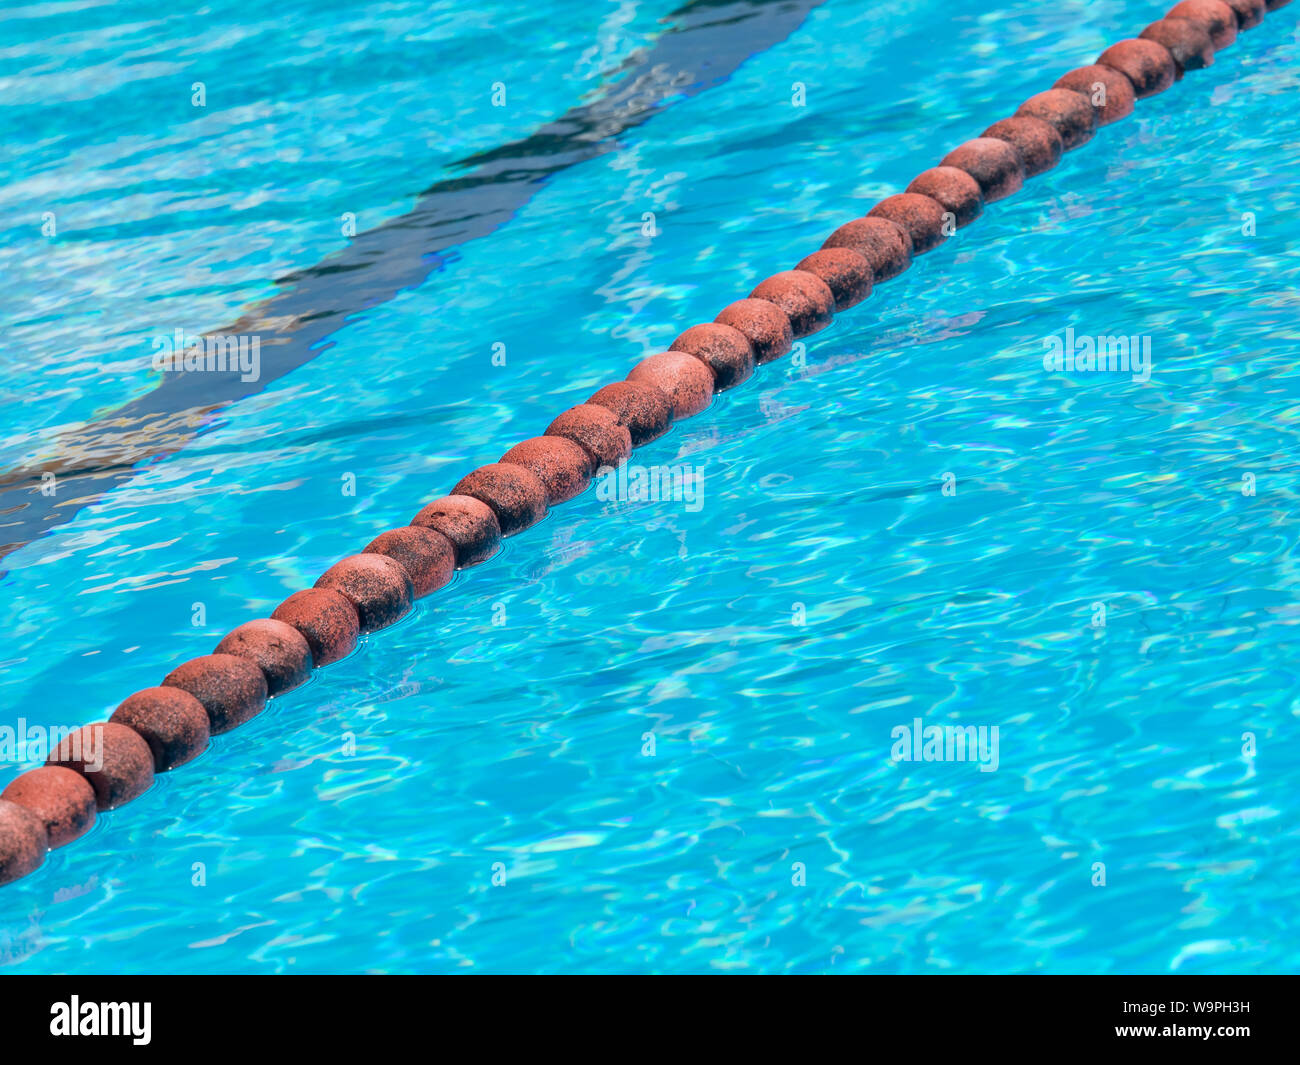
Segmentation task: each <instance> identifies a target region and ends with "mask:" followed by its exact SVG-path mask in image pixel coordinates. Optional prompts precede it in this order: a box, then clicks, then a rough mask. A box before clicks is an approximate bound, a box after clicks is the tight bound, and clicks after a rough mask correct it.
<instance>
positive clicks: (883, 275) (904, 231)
mask: <svg viewBox="0 0 1300 1065" xmlns="http://www.w3.org/2000/svg"><path fill="white" fill-rule="evenodd" d="M1288 3H1290V0H1180V2H1179V3H1177V4H1175V5H1174V7H1172V8H1171V9H1170V10H1169V12H1168V13H1167V14H1166V15H1165V17H1164V18H1161V19H1159V20H1157V21H1156V22H1153V23H1152V24H1151V25H1150V26H1148V27H1146V29H1144V30H1143V31H1142V32H1141V33H1140V34H1139V35H1138V36H1137V37H1136V38H1130V39H1128V40H1124V41H1120V42H1119V43H1118V44H1115V45H1113V46H1111V47H1110V48H1107V49H1106V50H1105V51H1104V52H1103V53H1102V54H1101V55H1100V56H1099V57H1098V58H1097V61H1096V63H1094V64H1091V65H1089V66H1084V67H1080V68H1078V69H1076V70H1072V71H1070V72H1069V73H1067V74H1065V75H1064V76H1062V77H1061V78H1059V79H1057V81H1056V83H1055V85H1053V87H1052V88H1050V89H1048V90H1047V91H1045V92H1041V93H1038V94H1037V95H1035V96H1031V97H1030V98H1029V99H1028V100H1026V101H1025V102H1024V103H1023V104H1021V105H1020V107H1019V108H1018V109H1017V110H1016V112H1015V114H1014V115H1012V116H1010V117H1009V118H1004V119H1002V120H1000V121H998V122H995V123H994V124H993V125H991V126H989V128H988V129H986V130H985V131H984V132H983V133H982V134H981V135H980V136H978V137H976V138H974V139H973V140H969V141H967V142H966V143H965V144H962V145H960V146H958V147H957V148H955V149H953V150H952V151H951V152H949V153H948V154H947V155H946V156H945V157H944V158H943V160H942V161H941V163H940V165H939V166H937V167H934V168H932V169H930V170H927V171H925V172H924V173H922V174H920V175H919V176H918V177H917V178H916V179H915V180H914V181H912V182H911V184H909V185H908V186H907V189H906V190H905V191H904V192H902V193H899V194H898V195H894V196H889V197H887V198H886V199H884V200H881V201H880V202H879V203H878V204H876V205H875V206H874V207H872V208H871V210H869V211H868V212H867V214H866V216H865V217H862V218H858V219H855V220H853V221H850V222H847V223H845V224H844V225H842V226H840V227H839V228H838V229H837V230H835V232H834V233H832V234H831V235H830V237H829V238H828V239H827V240H826V242H825V243H824V244H823V245H822V247H821V249H820V250H818V251H815V252H813V253H812V254H811V255H809V256H807V257H806V258H804V259H803V260H801V261H800V262H799V264H798V265H797V266H796V267H795V268H794V269H793V270H784V271H781V272H780V273H777V274H774V275H773V276H771V277H769V278H767V279H766V280H765V281H763V282H762V283H760V284H759V285H758V286H757V287H756V288H755V289H754V291H753V292H751V293H750V294H749V296H748V297H746V298H745V299H742V300H738V301H737V302H735V303H732V304H731V305H729V306H728V307H726V308H724V309H723V311H722V312H721V313H720V314H719V315H718V316H717V317H716V318H715V319H714V320H713V321H712V322H707V323H704V324H701V325H694V326H691V327H690V328H689V329H687V330H686V331H685V332H684V333H682V334H681V336H679V337H678V338H677V339H676V340H674V341H673V343H672V344H671V345H670V346H669V350H667V351H664V352H660V353H658V354H655V355H651V356H649V357H648V358H645V359H643V360H642V361H641V362H639V363H638V364H637V365H636V366H635V367H634V368H633V369H632V371H631V373H629V374H628V375H627V377H626V379H624V380H622V381H616V382H614V383H612V384H608V385H605V386H604V387H603V388H601V389H599V390H598V391H597V392H596V393H594V394H593V395H592V396H591V397H590V398H589V399H588V400H587V401H586V402H585V403H582V404H579V405H578V406H576V407H573V408H571V409H569V410H567V411H565V412H564V413H563V414H561V415H560V416H559V417H558V418H556V419H555V420H554V421H553V422H552V423H551V424H550V426H548V427H547V429H546V431H545V432H544V433H543V434H542V435H541V436H538V437H533V438H532V439H530V440H525V441H524V442H523V443H521V444H517V445H515V446H514V447H512V448H511V449H510V450H509V451H507V452H506V453H505V454H504V455H502V456H501V459H500V460H499V461H498V462H494V463H491V464H489V465H486V466H482V467H480V468H479V469H476V470H474V471H473V472H472V473H470V474H468V475H467V476H465V477H464V478H462V479H461V480H460V481H459V483H457V484H456V486H455V487H454V488H453V489H452V491H451V494H450V495H447V496H444V497H443V498H441V499H437V500H435V501H434V502H432V503H430V504H428V506H426V507H424V508H423V509H422V510H421V511H420V512H419V513H418V514H416V515H415V517H414V518H412V519H411V523H410V524H409V525H405V526H402V527H400V528H396V529H390V530H388V531H387V532H385V533H382V534H381V535H380V536H378V537H376V538H375V539H374V540H372V541H371V542H370V543H369V544H368V545H367V546H366V547H365V548H364V549H363V550H362V552H361V553H360V554H356V555H351V556H349V557H348V558H345V559H343V560H342V561H340V562H338V563H336V564H335V565H333V566H331V567H330V568H329V569H328V570H326V571H325V573H324V574H323V575H322V576H321V577H320V579H319V580H317V581H316V583H315V585H314V586H313V587H311V588H307V589H304V590H302V591H299V592H295V593H294V594H293V595H291V596H289V598H288V599H286V600H285V601H284V602H283V603H281V604H280V605H279V606H278V607H276V609H275V610H274V611H273V612H272V613H271V616H270V617H269V618H258V619H257V620H254V621H249V622H246V623H245V624H243V625H240V626H239V627H238V628H236V629H235V630H233V631H232V632H230V633H229V634H228V635H227V636H225V637H224V638H223V639H222V640H221V642H220V643H218V644H217V646H216V648H215V649H214V650H213V652H212V654H209V655H203V656H201V657H199V658H194V659H191V660H190V661H188V662H185V663H183V664H182V665H179V666H177V667H176V668H175V669H173V670H172V671H171V672H170V673H168V674H167V676H166V677H164V678H163V681H162V684H161V685H160V686H158V687H154V688H145V689H144V690H143V691H138V692H136V693H135V694H134V695H131V696H130V697H129V698H127V699H126V700H125V701H124V702H123V703H122V704H121V705H120V706H119V707H118V708H117V709H116V710H115V711H114V712H113V714H112V716H111V717H110V718H109V719H108V721H106V722H97V723H95V724H91V725H86V726H85V727H83V728H82V729H80V730H78V731H76V732H73V733H72V734H71V735H69V736H68V737H67V738H66V739H64V740H63V741H62V742H61V743H59V745H58V746H57V747H56V748H55V749H54V750H53V751H52V752H51V753H50V757H49V759H48V761H47V762H46V764H45V765H43V766H41V767H40V768H37V769H30V770H28V771H26V772H24V773H22V774H21V775H19V776H18V777H17V778H16V779H14V780H13V781H12V782H11V783H10V784H9V785H8V787H6V788H5V789H4V791H3V793H0V884H6V883H9V882H10V881H13V880H17V879H19V878H20V877H23V876H26V875H27V874H29V873H31V872H33V871H34V870H36V869H37V868H39V867H40V866H41V864H42V863H43V862H44V860H45V856H46V854H47V852H48V851H49V850H50V849H51V848H54V847H62V846H64V845H65V844H67V843H70V842H72V841H73V840H75V839H77V838H78V837H80V836H82V835H84V834H85V833H86V832H87V831H88V830H89V829H90V827H91V826H92V825H93V824H94V822H95V820H96V818H97V817H98V815H99V814H100V813H102V812H103V811H106V810H114V809H116V808H117V807H119V806H122V805H125V804H126V803H128V802H130V801H131V800H133V799H135V798H138V797H139V796H140V795H142V794H144V792H145V791H147V790H148V789H149V788H150V787H151V786H152V784H153V781H154V777H155V775H156V774H158V773H164V772H167V771H169V770H172V769H174V768H176V767H177V766H180V765H184V764H185V763H187V762H189V761H192V760H193V759H194V758H196V757H197V756H198V755H199V754H201V753H202V752H203V751H204V750H206V749H207V747H208V744H209V741H210V738H211V737H212V736H215V735H220V734H222V733H224V732H228V731H230V730H231V729H233V728H236V727H237V726H239V725H241V724H243V723H244V722H246V721H249V720H250V719H252V718H253V717H256V716H257V715H258V714H259V713H261V712H262V710H263V709H265V707H266V702H267V700H268V699H272V698H275V697H276V696H279V695H283V694H284V693H285V692H288V691H291V690H292V689H294V688H296V687H297V686H298V685H300V684H302V683H303V682H304V681H305V680H306V679H307V677H308V676H309V674H310V673H311V670H312V669H319V668H320V667H322V666H326V665H329V664H330V663H331V662H336V661H338V660H339V659H341V658H343V657H345V656H346V655H348V654H349V653H350V652H351V651H352V650H353V648H355V647H356V644H357V641H358V639H359V637H360V635H361V634H362V633H369V632H375V631H377V630H379V629H382V628H384V627H386V626H388V625H391V624H393V623H394V622H395V621H397V620H399V619H400V618H402V617H403V616H404V615H406V614H407V613H408V612H409V611H410V609H411V606H412V603H413V602H414V600H416V599H419V598H421V597H423V596H426V595H429V594H431V593H432V592H434V591H436V590H437V589H439V588H441V587H443V586H444V585H445V584H447V583H448V582H449V581H450V580H451V577H452V574H453V572H454V571H455V570H456V569H463V568H465V567H468V566H477V565H479V564H481V563H483V562H486V561H487V560H488V559H489V558H491V557H492V556H493V555H494V554H495V553H496V551H497V549H498V548H499V546H500V543H501V539H502V538H503V537H506V536H514V535H516V534H517V533H520V532H523V531H524V530H525V529H527V528H529V527H531V526H532V525H535V524H536V523H537V522H539V521H540V520H541V519H542V518H543V517H545V515H546V513H547V510H548V509H549V508H550V507H552V506H556V505H557V504H560V503H563V502H565V501H567V500H570V499H572V498H574V497H575V496H577V495H579V494H580V493H581V492H583V491H585V490H586V488H587V487H588V486H589V485H590V484H591V481H592V478H593V477H594V476H596V475H598V474H599V473H601V472H603V471H604V470H606V469H608V468H615V467H618V466H620V465H622V464H623V463H625V462H627V460H628V459H629V458H630V457H631V454H632V449H633V448H637V447H641V446H643V445H645V444H648V443H650V442H651V441H653V440H656V439H658V438H659V437H661V436H662V435H663V434H664V433H666V432H667V431H668V430H669V428H670V427H671V426H672V425H673V424H674V423H675V422H677V421H681V420H683V419H685V418H690V417H693V416H694V415H696V414H699V413H700V412H702V411H703V410H705V409H706V408H707V407H708V406H709V405H710V403H711V402H712V399H713V396H714V394H715V393H717V392H721V391H724V390H726V389H730V388H734V387H736V386H737V385H740V384H743V383H744V382H745V381H746V380H747V379H748V378H749V377H750V376H751V375H752V374H753V372H754V367H755V366H756V365H758V364H762V363H766V362H771V361H772V360H774V359H777V358H780V357H781V356H782V355H785V354H786V353H787V352H789V351H790V349H791V347H792V345H793V343H794V341H795V340H796V339H799V338H802V337H806V336H810V335H811V334H813V333H816V332H818V331H820V330H822V329H825V328H826V327H827V326H828V325H829V324H830V323H831V319H832V317H833V316H834V315H835V314H837V313H839V312H840V311H843V310H847V309H848V308H850V307H853V306H855V305H856V304H858V303H860V302H862V301H863V300H864V299H866V298H867V297H868V296H869V295H870V294H871V291H872V288H873V286H874V285H876V284H879V283H881V282H884V281H888V280H889V279H890V278H893V277H897V276H898V275H899V274H901V273H902V272H903V271H904V270H906V269H907V268H908V267H909V266H910V265H911V262H912V258H913V256H915V255H921V254H924V253H925V252H928V251H930V250H932V249H934V248H936V247H938V246H939V245H940V244H942V243H943V241H945V240H946V239H947V238H948V236H950V235H951V234H952V233H953V232H955V230H956V229H957V228H960V227H963V226H967V225H970V224H971V223H972V222H973V221H975V219H976V218H978V217H979V215H980V214H981V213H982V211H983V209H984V205H985V204H988V203H993V202H995V201H997V200H1000V199H1003V198H1004V197H1006V196H1010V195H1012V194H1013V193H1015V192H1017V191H1018V190H1019V189H1020V188H1021V187H1022V186H1023V184H1024V181H1025V179H1026V178H1030V177H1034V176H1035V175H1037V174H1041V173H1043V172H1044V171H1046V170H1048V169H1050V168H1052V167H1053V166H1055V165H1056V164H1057V162H1058V161H1059V160H1060V158H1061V154H1062V152H1066V151H1072V150H1073V149H1075V148H1078V147H1080V146H1081V145H1083V144H1085V143H1087V141H1089V140H1090V139H1091V138H1092V136H1093V133H1094V131H1095V129H1096V127H1097V126H1102V125H1108V124H1109V123H1112V122H1116V121H1119V120H1120V119H1122V118H1124V117H1126V116H1127V115H1129V114H1131V113H1132V111H1133V108H1134V103H1135V101H1136V100H1140V99H1143V98H1145V97H1148V96H1152V95H1154V94H1156V93H1160V92H1164V91H1165V90H1166V89H1168V88H1169V87H1170V86H1172V85H1173V84H1174V82H1175V81H1178V80H1181V79H1182V77H1183V75H1184V74H1185V72H1186V71H1189V70H1198V69H1200V68H1202V67H1206V66H1209V65H1210V64H1211V63H1213V61H1214V55H1215V52H1216V51H1218V50H1219V49H1222V48H1226V47H1227V46H1228V45H1230V44H1231V43H1232V42H1233V41H1234V40H1235V39H1236V36H1237V33H1238V32H1239V31H1242V30H1248V29H1251V28H1253V27H1255V26H1257V25H1258V24H1259V23H1260V22H1261V21H1262V20H1263V18H1264V17H1265V15H1266V14H1267V12H1269V11H1273V10H1275V9H1277V8H1280V7H1284V6H1286V5H1287V4H1288Z"/></svg>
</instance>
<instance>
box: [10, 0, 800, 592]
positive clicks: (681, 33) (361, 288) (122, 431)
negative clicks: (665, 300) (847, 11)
mask: <svg viewBox="0 0 1300 1065" xmlns="http://www.w3.org/2000/svg"><path fill="white" fill-rule="evenodd" d="M820 3H821V0H729V2H723V0H693V2H689V3H686V4H683V5H682V6H681V7H680V8H678V9H677V10H676V11H674V12H673V13H672V14H670V15H668V16H666V17H665V19H664V20H663V21H664V23H665V24H666V25H667V29H665V31H664V32H663V34H662V35H661V36H660V37H659V38H658V39H657V40H656V41H655V43H654V44H653V46H651V47H649V48H647V49H643V50H640V51H638V52H637V53H635V54H633V55H632V56H630V57H629V58H628V59H627V60H626V61H625V62H624V63H623V64H622V65H621V66H620V67H619V68H618V69H617V70H615V71H613V72H612V73H611V76H612V77H613V78H614V79H615V80H614V82H613V84H612V85H611V86H610V87H609V89H608V90H607V91H605V92H604V93H603V94H602V95H600V96H599V97H598V98H596V99H595V100H592V101H590V102H588V103H585V104H582V105H581V106H579V107H575V108H573V109H572V110H570V111H568V112H567V113H565V114H564V115H563V116H561V117H560V118H558V119H556V120H555V121H554V122H551V123H548V124H547V125H545V126H542V127H541V128H540V129H538V130H537V131H536V132H534V133H533V134H531V135H530V136H528V137H526V138H524V139H523V140H519V141H514V142H512V143H509V144H504V145H501V146H500V147H497V148H493V149H491V150H490V151H486V152H480V153H478V154H476V155H472V156H470V157H468V158H466V159H462V160H460V161H459V162H457V163H455V164H453V169H456V170H463V171H464V173H463V174H462V175H460V176H456V177H452V178H448V179H446V180H443V181H440V182H438V183H437V184H435V185H433V186H432V187H430V188H429V189H427V190H425V191H424V192H423V193H422V194H421V195H420V197H419V199H418V200H417V201H416V203H415V205H414V207H413V208H412V209H411V210H410V211H409V212H407V213H406V214H404V215H401V216H399V217H397V218H393V219H390V220H389V221H387V222H385V223H384V224H383V225H380V226H377V227H376V228H374V229H370V230H367V231H365V232H363V233H360V234H358V235H357V236H356V237H355V238H354V239H353V240H352V242H351V243H350V244H348V246H347V247H345V248H343V249H341V250H339V251H337V252H335V253H333V254H331V255H329V256H327V257H326V258H325V259H323V260H322V261H321V262H320V263H318V264H316V265H315V266H311V267H308V268H307V269H304V270H299V271H295V272H294V273H292V274H288V275H286V276H285V277H282V278H279V279H278V280H277V281H276V286H277V288H278V289H279V291H278V292H277V293H276V294H275V295H274V296H272V297H270V298H269V299H267V300H264V301H262V302H261V303H259V304H256V305H254V306H252V307H250V308H249V309H248V310H247V311H246V312H245V313H244V314H243V315H241V316H240V317H239V319H238V320H237V321H235V322H232V323H231V324H230V325H228V326H225V327H224V328H221V329H217V330H214V331H213V333H212V334H210V335H216V336H257V337H258V338H259V340H260V344H261V353H260V362H261V365H260V369H261V372H260V375H259V377H258V379H257V380H256V381H242V380H240V375H239V373H238V372H237V371H231V372H215V371H207V372H189V373H187V372H185V371H183V370H182V371H169V372H165V373H163V374H162V377H161V379H160V381H159V383H158V386H157V387H156V388H154V389H153V391H151V392H149V393H148V394H146V395H144V396H142V397H140V398H139V399H136V400H133V401H132V402H130V403H127V404H126V405H124V406H122V407H119V408H118V409H117V410H115V411H113V412H112V413H111V414H109V415H106V416H105V417H103V418H100V419H98V420H96V421H94V422H91V423H88V424H86V425H83V426H80V427H78V428H77V429H75V430H73V431H72V432H69V433H66V434H64V435H63V436H61V437H60V438H59V439H57V440H56V441H55V449H54V450H55V454H54V455H53V457H51V458H50V459H49V460H47V461H44V462H39V463H36V462H33V463H32V464H30V465H28V466H26V467H23V468H19V469H13V470H10V471H7V472H6V473H4V474H0V541H3V543H2V544H0V559H3V558H4V557H5V556H6V555H8V554H9V553H10V552H12V551H14V550H16V549H17V548H19V547H21V546H23V545H25V544H28V543H30V542H32V541H33V540H35V539H37V538H38V537H40V536H42V535H44V534H45V533H46V532H48V531H49V530H50V529H52V528H54V527H56V526H58V525H62V524H64V523H66V522H69V521H71V520H72V519H73V518H74V517H75V515H76V513H77V512H78V511H79V510H80V509H81V508H82V507H84V506H87V505H89V504H91V503H93V502H95V500H97V499H98V498H100V497H101V496H102V495H104V494H105V493H106V492H108V491H110V490H112V489H113V488H115V487H116V486H118V485H120V484H122V483H123V482H125V481H128V480H130V479H131V478H132V477H134V476H135V475H136V473H137V472H139V470H140V469H141V468H142V467H143V466H145V465H148V464H150V463H152V462H156V461H159V460H161V459H163V458H165V457H166V456H168V455H170V454H172V453H174V452H176V451H177V450H179V449H180V448H182V447H184V446H185V445H186V444H187V443H188V442H189V441H190V440H192V439H193V438H194V437H195V436H196V435H197V434H199V433H201V432H203V430H204V429H205V427H207V426H208V425H210V424H211V423H212V422H213V421H214V419H215V418H216V416H217V414H218V412H219V411H221V410H222V409H223V408H225V407H228V406H229V405H230V404H232V403H236V402H238V401H239V400H241V399H243V398H245V397H247V396H250V395H253V394H255V393H257V392H259V391H261V390H262V389H263V388H264V387H266V385H268V384H269V383H270V382H272V381H275V380H278V379H279V378H281V377H283V376H285V375H286V374H288V373H291V372H292V371H293V370H295V369H296V368H298V367H299V366H301V365H303V364H304V363H306V362H308V361H310V360H311V359H313V358H315V357H316V355H318V354H319V353H320V352H322V351H326V350H328V349H329V348H330V347H331V346H332V344H333V342H332V341H331V340H330V339H329V338H330V337H331V336H333V335H334V334H335V333H337V332H338V331H339V330H340V329H342V328H344V326H345V325H346V324H347V322H348V319H349V318H353V317H355V316H357V315H358V314H361V313H362V312H364V311H366V310H367V309H368V308H371V307H375V306H378V305H379V304H382V303H385V302H387V301H389V300H391V299H393V298H394V297H396V296H397V295H398V294H400V293H401V292H404V291H407V290H410V289H413V288H416V287H418V286H419V285H421V284H422V283H424V281H425V280H426V279H427V278H428V276H429V275H430V274H432V273H435V272H437V271H439V270H441V269H443V268H445V267H446V266H447V265H448V263H449V261H450V259H451V257H450V256H449V255H448V254H447V253H448V251H449V250H450V249H452V248H455V247H458V246H460V245H463V244H466V243H468V242H469V241H472V240H478V239H481V238H483V237H486V236H488V235H489V234H491V233H493V232H494V231H496V230H497V229H499V228H500V227H501V226H504V225H505V224H506V223H508V222H509V221H510V220H511V219H512V218H513V217H514V216H515V214H516V213H517V212H518V211H519V210H520V208H522V207H523V206H524V205H525V204H527V203H528V201H529V200H530V199H532V197H533V196H534V195H535V194H536V193H537V192H538V191H539V190H540V189H541V187H542V186H543V185H544V184H545V183H546V182H547V181H548V180H549V179H550V178H551V177H553V176H555V175H556V174H559V173H561V172H563V171H565V170H567V169H569V168H570V167H573V166H576V165H578V164H579V163H583V162H586V161H588V160H590V159H595V158H597V157H598V156H601V155H604V154H606V153H608V152H612V151H614V150H616V149H617V147H618V143H617V140H616V138H617V137H618V136H619V135H620V134H622V133H624V132H626V131H627V130H630V129H633V128H635V127H637V126H639V125H641V124H642V123H644V122H646V121H647V120H648V119H650V118H652V117H653V116H654V115H655V114H657V113H659V112H660V111H662V110H664V109H665V108H667V107H669V106H670V105H671V104H672V103H673V102H674V101H676V100H682V99H688V98H690V97H692V96H696V95H698V94H699V93H702V92H704V91H706V90H708V89H710V88H713V87H715V86H717V85H719V84H721V83H722V82H724V81H726V80H727V79H728V78H729V77H730V76H731V75H732V74H733V73H734V72H735V71H736V69H737V68H738V67H739V66H740V65H741V64H742V63H743V62H744V61H745V60H746V59H748V58H750V57H751V56H753V55H756V54H758V53H760V52H763V51H765V50H767V49H768V48H771V47H773V46H774V45H776V44H779V43H780V42H781V41H783V40H785V39H786V38H787V37H788V36H789V35H790V34H791V33H792V32H794V30H796V29H797V28H798V27H799V26H800V25H801V24H802V22H803V20H804V18H805V17H806V16H807V14H808V12H809V11H810V10H811V9H812V8H814V7H816V6H818V4H820ZM46 473H52V474H54V475H55V478H56V481H55V492H54V494H53V495H49V496H47V495H44V494H42V491H41V484H42V475H43V474H46ZM0 575H2V574H0Z"/></svg>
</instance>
